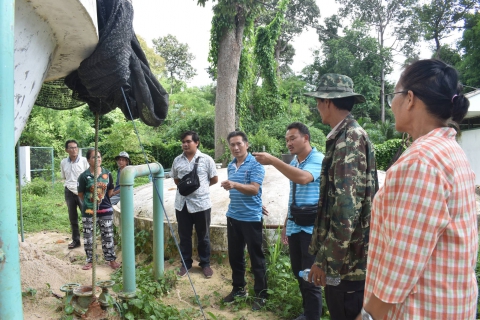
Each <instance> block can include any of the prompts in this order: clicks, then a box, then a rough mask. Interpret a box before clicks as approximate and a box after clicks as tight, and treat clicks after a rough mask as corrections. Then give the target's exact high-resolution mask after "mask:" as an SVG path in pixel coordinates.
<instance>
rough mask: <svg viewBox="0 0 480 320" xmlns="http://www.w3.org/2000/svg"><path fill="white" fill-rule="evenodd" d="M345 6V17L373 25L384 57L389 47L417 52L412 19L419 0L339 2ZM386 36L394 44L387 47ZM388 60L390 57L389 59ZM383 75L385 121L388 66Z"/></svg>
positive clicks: (409, 53)
mask: <svg viewBox="0 0 480 320" xmlns="http://www.w3.org/2000/svg"><path fill="white" fill-rule="evenodd" d="M336 1H337V2H338V3H340V4H342V5H343V7H342V8H341V9H340V12H341V15H342V16H343V17H347V16H349V17H351V18H354V19H359V20H360V21H363V22H365V23H366V25H368V26H370V27H371V29H373V31H375V32H376V33H377V35H378V43H379V48H378V49H379V50H378V51H377V52H378V53H380V54H381V55H383V54H385V53H386V52H388V50H386V49H387V48H391V49H394V50H397V51H402V52H404V53H405V54H406V55H407V56H410V55H412V53H413V52H414V51H415V50H416V49H417V48H416V46H415V44H416V42H417V41H418V33H417V32H416V29H417V22H416V20H415V19H412V17H413V15H412V6H413V5H414V4H416V2H417V1H416V0H390V1H382V0H336ZM387 36H392V37H393V38H394V39H395V41H394V42H393V45H392V46H390V47H388V46H387V45H386V43H385V40H386V38H387ZM386 58H387V57H386ZM386 62H387V61H384V67H383V68H381V69H380V70H379V72H380V97H381V100H380V101H381V119H382V122H383V121H385V74H386V69H387V68H388V65H387V63H386Z"/></svg>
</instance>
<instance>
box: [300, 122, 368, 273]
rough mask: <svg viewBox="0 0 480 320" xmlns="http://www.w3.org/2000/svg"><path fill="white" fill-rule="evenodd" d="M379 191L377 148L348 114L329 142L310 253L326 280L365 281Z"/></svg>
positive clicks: (321, 177) (321, 175)
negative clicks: (375, 152)
mask: <svg viewBox="0 0 480 320" xmlns="http://www.w3.org/2000/svg"><path fill="white" fill-rule="evenodd" d="M377 190H378V178H377V169H376V164H375V155H374V150H373V145H372V143H371V142H370V140H369V138H368V135H367V133H366V132H365V131H364V130H363V128H362V127H361V126H360V125H359V124H358V123H357V121H355V119H354V118H353V116H352V115H351V114H349V115H348V116H347V117H346V118H345V120H344V121H343V123H342V124H341V125H340V126H339V127H338V129H337V130H336V131H335V133H334V134H333V135H332V136H331V137H330V138H329V139H328V140H327V142H326V153H325V158H324V159H323V163H322V172H321V174H320V201H319V208H318V215H317V219H316V221H315V225H314V230H313V235H312V241H311V243H310V247H309V251H310V253H311V254H313V255H315V256H316V258H315V264H316V265H317V266H318V267H320V268H321V269H322V270H324V271H325V272H326V273H327V275H329V276H334V277H338V276H339V275H340V277H341V278H342V279H345V280H351V281H359V280H364V279H365V270H366V267H367V249H368V236H369V232H370V211H371V206H372V202H373V197H374V196H375V193H376V192H377Z"/></svg>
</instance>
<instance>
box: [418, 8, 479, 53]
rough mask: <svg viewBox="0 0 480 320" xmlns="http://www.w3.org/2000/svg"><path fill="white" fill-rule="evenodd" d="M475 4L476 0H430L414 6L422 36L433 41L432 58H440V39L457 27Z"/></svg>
mask: <svg viewBox="0 0 480 320" xmlns="http://www.w3.org/2000/svg"><path fill="white" fill-rule="evenodd" d="M476 4H478V1H477V0H430V1H429V2H427V3H424V4H423V5H418V6H416V7H415V9H414V12H415V17H416V18H417V19H418V20H419V22H420V32H421V34H422V35H423V38H424V39H425V40H427V41H430V40H434V41H435V54H434V58H440V50H441V48H442V44H441V43H440V41H441V40H443V39H445V38H446V37H448V36H449V35H450V34H451V33H452V31H454V30H455V29H457V28H459V26H458V24H459V22H461V21H462V20H463V18H464V17H465V15H466V14H467V13H468V12H469V10H470V9H472V8H473V7H474V6H475V5H476Z"/></svg>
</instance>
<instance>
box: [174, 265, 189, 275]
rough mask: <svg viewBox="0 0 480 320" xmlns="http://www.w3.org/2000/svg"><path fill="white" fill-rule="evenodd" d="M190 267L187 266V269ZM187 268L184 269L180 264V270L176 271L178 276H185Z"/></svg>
mask: <svg viewBox="0 0 480 320" xmlns="http://www.w3.org/2000/svg"><path fill="white" fill-rule="evenodd" d="M190 269H191V268H188V270H190ZM188 270H187V269H185V267H184V266H182V267H181V268H180V270H179V271H178V272H177V276H180V277H185V276H186V275H187V271H188Z"/></svg>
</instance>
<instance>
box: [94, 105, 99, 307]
mask: <svg viewBox="0 0 480 320" xmlns="http://www.w3.org/2000/svg"><path fill="white" fill-rule="evenodd" d="M99 118H100V116H99V115H98V113H96V114H95V151H94V156H95V164H94V166H95V169H94V174H93V177H94V178H93V231H92V232H93V234H92V235H93V244H92V300H93V298H94V297H95V279H96V278H97V254H96V248H97V243H96V242H97V241H96V236H97V206H98V195H97V176H98V175H97V168H98V131H99Z"/></svg>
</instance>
